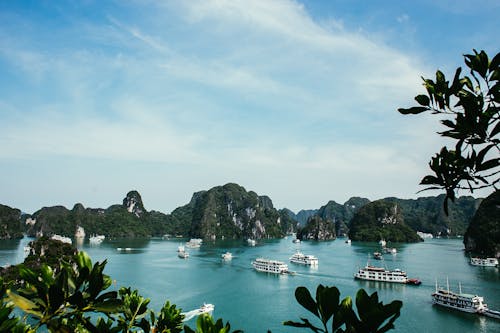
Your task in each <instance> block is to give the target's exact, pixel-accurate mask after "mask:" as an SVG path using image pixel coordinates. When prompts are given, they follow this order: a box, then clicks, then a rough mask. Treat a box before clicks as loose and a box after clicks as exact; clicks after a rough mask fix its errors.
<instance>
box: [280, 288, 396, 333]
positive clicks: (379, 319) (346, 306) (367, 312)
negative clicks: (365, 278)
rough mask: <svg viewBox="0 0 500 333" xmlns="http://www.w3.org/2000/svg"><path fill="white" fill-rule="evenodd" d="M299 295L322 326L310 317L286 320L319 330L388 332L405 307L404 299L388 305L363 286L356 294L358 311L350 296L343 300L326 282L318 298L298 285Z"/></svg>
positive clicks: (299, 298) (296, 296) (317, 332)
mask: <svg viewBox="0 0 500 333" xmlns="http://www.w3.org/2000/svg"><path fill="white" fill-rule="evenodd" d="M295 298H296V299H297V302H298V303H299V304H300V305H302V306H303V307H304V308H305V309H307V310H308V311H309V312H311V313H312V314H313V315H314V316H315V317H316V318H317V319H319V321H320V322H321V325H320V326H317V325H315V324H314V323H313V322H312V321H310V320H309V319H307V318H301V322H294V321H286V322H285V323H284V325H286V326H293V327H299V328H308V329H310V330H311V331H313V332H315V333H319V332H323V333H328V332H332V333H334V332H338V333H340V332H364V333H372V332H373V333H375V332H381V333H382V332H387V331H388V330H390V329H393V328H394V322H395V320H396V319H397V318H398V317H399V315H400V310H401V307H402V306H403V303H402V302H401V301H392V302H391V303H389V304H386V305H384V304H383V303H382V302H379V300H378V294H377V292H374V293H373V294H372V295H370V296H369V295H368V294H367V293H366V292H365V291H364V290H363V289H360V290H359V291H358V292H357V294H356V308H357V314H356V312H355V311H354V309H353V307H352V300H351V298H350V297H346V298H344V299H343V300H342V301H340V292H339V290H338V289H337V288H336V287H333V286H332V287H325V286H323V285H319V286H318V287H317V289H316V298H315V299H313V298H312V296H311V294H310V292H309V290H307V288H305V287H298V288H297V289H296V290H295ZM329 328H331V331H330V330H329Z"/></svg>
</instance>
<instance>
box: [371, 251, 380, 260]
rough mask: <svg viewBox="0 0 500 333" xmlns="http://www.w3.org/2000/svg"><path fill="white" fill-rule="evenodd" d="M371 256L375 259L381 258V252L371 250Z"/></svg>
mask: <svg viewBox="0 0 500 333" xmlns="http://www.w3.org/2000/svg"><path fill="white" fill-rule="evenodd" d="M373 258H375V259H377V260H382V253H380V252H373Z"/></svg>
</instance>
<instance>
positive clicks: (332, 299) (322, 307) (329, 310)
mask: <svg viewBox="0 0 500 333" xmlns="http://www.w3.org/2000/svg"><path fill="white" fill-rule="evenodd" d="M318 291H319V287H318ZM339 299H340V292H339V290H338V289H337V288H336V287H325V288H324V289H322V290H321V291H319V292H317V293H316V300H317V302H318V308H319V312H320V314H321V321H322V322H323V323H324V324H326V323H327V322H328V321H329V320H330V318H331V317H332V316H333V315H334V314H335V313H336V312H337V311H338V309H339Z"/></svg>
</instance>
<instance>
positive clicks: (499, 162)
mask: <svg viewBox="0 0 500 333" xmlns="http://www.w3.org/2000/svg"><path fill="white" fill-rule="evenodd" d="M498 166H500V158H493V159H491V160H488V161H486V162H483V163H481V165H480V166H479V167H478V168H477V170H476V171H485V170H490V169H494V168H497V167H498Z"/></svg>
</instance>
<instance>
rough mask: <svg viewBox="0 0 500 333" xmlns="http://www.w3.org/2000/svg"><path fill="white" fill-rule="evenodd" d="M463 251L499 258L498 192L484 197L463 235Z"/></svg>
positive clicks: (499, 195)
mask: <svg viewBox="0 0 500 333" xmlns="http://www.w3.org/2000/svg"><path fill="white" fill-rule="evenodd" d="M464 245H465V250H466V251H468V252H472V253H474V254H477V255H481V256H495V257H497V258H498V257H500V191H495V192H493V193H492V194H491V195H489V196H488V197H486V198H485V199H484V200H483V201H482V202H481V205H480V206H479V208H478V210H477V212H476V215H474V218H473V220H472V222H471V223H470V225H469V228H468V229H467V232H466V233H465V235H464Z"/></svg>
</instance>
